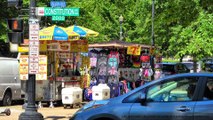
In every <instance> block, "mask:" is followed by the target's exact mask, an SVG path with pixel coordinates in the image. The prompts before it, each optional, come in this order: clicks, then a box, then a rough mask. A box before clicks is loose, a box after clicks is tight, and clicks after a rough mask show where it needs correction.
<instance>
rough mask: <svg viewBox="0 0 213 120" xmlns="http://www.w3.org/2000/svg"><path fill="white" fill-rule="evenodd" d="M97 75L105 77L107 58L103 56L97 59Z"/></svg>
mask: <svg viewBox="0 0 213 120" xmlns="http://www.w3.org/2000/svg"><path fill="white" fill-rule="evenodd" d="M98 75H107V57H105V56H102V57H100V58H99V59H98Z"/></svg>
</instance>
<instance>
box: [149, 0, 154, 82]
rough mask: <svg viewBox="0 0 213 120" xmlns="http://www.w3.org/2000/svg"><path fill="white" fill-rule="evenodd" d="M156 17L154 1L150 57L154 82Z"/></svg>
mask: <svg viewBox="0 0 213 120" xmlns="http://www.w3.org/2000/svg"><path fill="white" fill-rule="evenodd" d="M154 15H155V1H154V0H152V39H151V47H152V48H151V51H152V53H151V57H150V64H151V68H152V71H153V75H152V76H151V80H154V74H155V69H154V53H153V52H154V48H155V37H154Z"/></svg>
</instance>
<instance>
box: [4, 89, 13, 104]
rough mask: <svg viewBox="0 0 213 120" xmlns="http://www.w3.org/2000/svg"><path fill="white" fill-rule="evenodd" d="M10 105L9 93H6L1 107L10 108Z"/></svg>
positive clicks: (10, 96)
mask: <svg viewBox="0 0 213 120" xmlns="http://www.w3.org/2000/svg"><path fill="white" fill-rule="evenodd" d="M11 104H12V95H11V93H10V92H6V93H5V95H4V98H3V106H10V105H11Z"/></svg>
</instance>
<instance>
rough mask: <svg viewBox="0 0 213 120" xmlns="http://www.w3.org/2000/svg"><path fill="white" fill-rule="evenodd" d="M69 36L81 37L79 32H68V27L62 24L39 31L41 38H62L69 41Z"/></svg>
mask: <svg viewBox="0 0 213 120" xmlns="http://www.w3.org/2000/svg"><path fill="white" fill-rule="evenodd" d="M69 36H76V37H79V34H77V33H69V34H68V33H67V32H66V28H64V27H61V26H56V25H53V26H50V27H46V28H43V29H41V30H40V31H39V40H59V41H60V40H62V41H67V40H68V37H69Z"/></svg>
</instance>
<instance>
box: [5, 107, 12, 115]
mask: <svg viewBox="0 0 213 120" xmlns="http://www.w3.org/2000/svg"><path fill="white" fill-rule="evenodd" d="M4 113H5V114H6V115H7V116H10V114H11V111H10V109H8V108H7V109H5V110H4Z"/></svg>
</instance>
